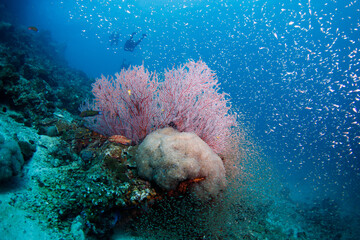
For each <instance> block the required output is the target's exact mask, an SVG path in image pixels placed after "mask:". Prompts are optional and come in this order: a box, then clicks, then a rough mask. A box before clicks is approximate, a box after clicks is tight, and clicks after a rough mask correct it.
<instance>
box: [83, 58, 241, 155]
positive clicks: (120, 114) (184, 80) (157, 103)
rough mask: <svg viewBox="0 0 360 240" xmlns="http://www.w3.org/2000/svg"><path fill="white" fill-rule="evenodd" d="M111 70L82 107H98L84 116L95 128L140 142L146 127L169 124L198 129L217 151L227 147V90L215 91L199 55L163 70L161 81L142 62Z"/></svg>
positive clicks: (211, 74)
mask: <svg viewBox="0 0 360 240" xmlns="http://www.w3.org/2000/svg"><path fill="white" fill-rule="evenodd" d="M115 76H116V78H115V79H114V78H113V77H111V78H109V77H107V78H106V77H104V76H102V77H101V78H99V79H97V80H96V82H95V83H94V84H93V90H92V92H93V94H94V97H95V99H94V100H93V103H89V102H86V103H85V104H83V105H82V106H81V107H80V110H81V111H84V110H97V111H100V112H101V113H102V114H101V115H97V116H94V117H88V118H86V121H87V124H88V127H90V128H91V129H93V130H94V131H97V132H99V133H101V134H104V135H107V136H110V135H116V134H120V135H124V136H126V137H128V138H130V139H132V140H133V141H134V142H136V143H138V142H139V141H141V140H142V139H144V138H145V136H146V135H148V134H149V133H150V132H153V131H155V130H156V129H159V128H164V127H168V126H169V125H170V126H172V127H175V128H177V129H178V130H179V131H181V132H194V133H196V134H197V135H198V136H199V137H200V138H201V139H203V140H204V141H205V142H206V143H207V144H208V145H209V146H210V147H211V148H212V149H213V150H214V152H216V153H220V152H222V151H223V150H224V149H225V147H226V140H227V138H228V136H229V135H230V134H231V132H230V131H231V127H233V126H235V125H236V118H235V115H233V114H231V113H230V106H229V102H228V100H227V99H226V94H225V93H221V94H220V93H219V84H218V81H217V79H216V77H215V73H214V72H213V71H211V70H210V69H209V67H208V66H207V65H206V64H205V63H204V62H203V61H201V60H200V61H198V62H194V61H189V62H188V63H186V64H184V65H182V66H180V67H178V68H173V69H170V70H166V71H165V80H164V81H163V82H159V81H158V78H157V75H156V74H155V73H149V72H148V71H146V70H145V69H144V67H143V66H140V67H133V68H131V69H128V70H122V71H121V72H120V73H119V74H115Z"/></svg>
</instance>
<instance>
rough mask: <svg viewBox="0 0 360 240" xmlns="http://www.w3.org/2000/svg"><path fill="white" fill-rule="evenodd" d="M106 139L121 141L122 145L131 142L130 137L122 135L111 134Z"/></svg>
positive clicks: (114, 141)
mask: <svg viewBox="0 0 360 240" xmlns="http://www.w3.org/2000/svg"><path fill="white" fill-rule="evenodd" d="M108 140H109V142H113V143H121V144H123V145H130V144H131V139H128V138H127V137H124V136H122V135H113V136H111V137H109V139H108Z"/></svg>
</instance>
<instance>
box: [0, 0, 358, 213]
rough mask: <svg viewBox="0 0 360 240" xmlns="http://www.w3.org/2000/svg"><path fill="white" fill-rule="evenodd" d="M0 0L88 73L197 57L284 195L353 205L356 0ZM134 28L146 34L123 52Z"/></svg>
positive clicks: (169, 64)
mask: <svg viewBox="0 0 360 240" xmlns="http://www.w3.org/2000/svg"><path fill="white" fill-rule="evenodd" d="M3 2H5V4H6V7H7V8H8V9H9V11H13V12H14V13H15V16H14V18H15V20H16V21H18V22H19V23H21V24H24V25H26V26H36V27H37V28H38V29H39V32H40V31H45V30H49V31H51V34H52V36H53V38H54V39H56V40H57V41H58V42H60V43H64V44H66V52H65V55H66V58H67V60H68V62H69V65H70V66H72V67H74V68H77V69H81V70H83V71H84V72H85V73H87V74H88V75H89V76H91V77H98V76H100V75H101V74H105V75H107V74H113V73H115V72H117V71H120V69H121V65H122V63H123V61H124V60H125V61H126V63H130V64H141V63H144V64H145V66H146V67H147V68H149V69H150V70H152V71H154V70H156V71H158V72H162V71H163V69H164V68H168V67H172V66H174V65H178V64H181V63H184V62H185V61H186V60H187V59H190V58H192V59H195V60H197V59H199V58H201V59H203V60H204V61H205V62H206V63H207V64H208V65H209V66H210V68H212V69H213V70H215V71H216V72H217V74H218V77H219V80H220V82H221V86H222V88H223V89H224V91H225V92H228V93H230V96H231V98H232V103H233V107H234V109H235V110H236V111H237V112H238V113H239V114H240V115H241V117H240V121H241V122H242V123H244V128H245V129H246V130H247V132H248V134H249V136H250V137H251V138H252V139H253V141H254V142H255V143H256V144H257V145H258V146H259V147H260V149H262V153H263V155H264V156H265V158H266V159H267V161H269V162H271V163H272V164H273V165H274V166H275V169H276V171H277V172H278V173H279V176H280V177H281V178H282V180H283V183H284V185H287V186H288V187H289V188H290V190H291V195H292V197H293V198H294V199H296V200H298V201H309V200H313V199H316V198H320V199H321V198H324V197H331V198H332V199H336V200H338V201H340V202H341V203H343V205H344V206H345V205H346V206H347V207H348V209H346V210H349V211H354V210H356V211H360V209H359V206H358V204H356V202H358V201H359V200H360V199H359V198H360V196H359V195H360V193H359V190H360V187H359V182H360V163H359V156H360V127H359V122H360V119H359V118H360V117H359V112H360V104H359V100H360V86H359V84H360V78H359V77H360V74H359V59H360V57H359V54H360V53H359V51H360V45H359V41H360V39H359V38H360V34H359V27H360V25H359V24H360V21H359V18H360V13H359V9H360V8H359V2H358V1H356V0H353V1H347V0H344V1H325V0H318V1H311V0H306V1H303V0H300V1H292V0H287V1H275V0H268V1H265V0H260V1H219V0H216V1H215V0H214V1H199V0H198V1H195V0H194V1H170V0H161V1H160V0H157V1H145V0H138V1H126V0H123V1H115V0H113V1H100V0H99V1H91V0H87V1H86V0H83V1H80V0H78V1H75V0H71V1H70V0H69V1H59V0H57V1H49V0H26V1H25V0H23V1H20V0H13V1H3ZM115 31H116V32H119V34H120V42H119V45H118V46H111V44H110V42H109V36H110V34H111V33H113V32H115ZM134 31H136V32H137V34H136V35H135V37H134V39H135V40H137V39H138V38H140V37H141V34H143V33H146V34H147V37H146V38H145V39H144V40H143V41H142V42H141V43H140V45H139V46H138V47H137V48H136V49H135V51H134V52H125V51H124V50H123V45H124V43H125V41H126V40H127V39H128V38H129V36H130V34H131V33H132V32H134ZM34 34H36V33H34Z"/></svg>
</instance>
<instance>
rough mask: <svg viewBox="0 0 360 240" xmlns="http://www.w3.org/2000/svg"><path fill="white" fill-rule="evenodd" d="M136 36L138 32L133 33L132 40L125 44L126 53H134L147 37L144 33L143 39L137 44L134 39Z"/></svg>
mask: <svg viewBox="0 0 360 240" xmlns="http://www.w3.org/2000/svg"><path fill="white" fill-rule="evenodd" d="M135 34H136V32H133V33H132V34H131V37H130V39H128V40H127V41H126V43H125V45H124V50H125V51H130V52H133V51H134V49H135V47H136V46H137V45H138V44H139V43H141V41H142V40H143V39H144V38H145V37H146V34H145V33H144V34H143V35H142V37H141V38H140V39H139V40H137V41H136V42H135V41H134V40H133V37H134V35H135Z"/></svg>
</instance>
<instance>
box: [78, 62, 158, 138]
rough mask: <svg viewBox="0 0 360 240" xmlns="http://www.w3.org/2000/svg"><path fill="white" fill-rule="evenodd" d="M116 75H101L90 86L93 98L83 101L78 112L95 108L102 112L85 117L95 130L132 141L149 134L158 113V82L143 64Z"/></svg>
mask: <svg viewBox="0 0 360 240" xmlns="http://www.w3.org/2000/svg"><path fill="white" fill-rule="evenodd" d="M115 76H116V78H115V79H114V78H113V77H110V78H109V77H105V76H103V75H102V76H101V78H99V79H97V80H96V82H95V83H94V84H93V85H92V87H93V89H92V93H93V94H94V97H95V99H94V100H93V102H92V103H90V102H89V101H86V102H85V103H84V104H83V105H82V106H81V107H80V111H85V110H96V111H99V112H100V113H101V114H100V115H97V116H94V117H88V118H86V121H87V125H88V126H89V127H90V128H91V129H93V130H94V131H96V132H99V133H101V134H104V135H107V136H111V135H123V136H126V137H128V138H130V139H132V140H133V141H134V142H138V141H139V140H141V139H143V138H145V136H146V135H147V134H148V133H150V128H151V125H152V121H153V119H154V118H155V116H156V115H158V111H159V109H158V107H157V106H156V102H155V101H154V99H155V95H156V93H157V87H158V81H157V77H156V75H155V74H151V73H149V72H148V71H147V70H145V69H144V66H139V67H133V68H131V69H128V70H125V69H123V70H122V71H121V72H120V73H116V74H115Z"/></svg>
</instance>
